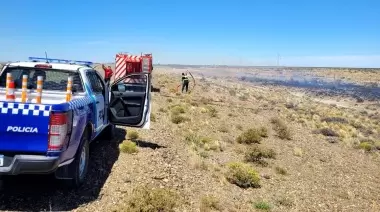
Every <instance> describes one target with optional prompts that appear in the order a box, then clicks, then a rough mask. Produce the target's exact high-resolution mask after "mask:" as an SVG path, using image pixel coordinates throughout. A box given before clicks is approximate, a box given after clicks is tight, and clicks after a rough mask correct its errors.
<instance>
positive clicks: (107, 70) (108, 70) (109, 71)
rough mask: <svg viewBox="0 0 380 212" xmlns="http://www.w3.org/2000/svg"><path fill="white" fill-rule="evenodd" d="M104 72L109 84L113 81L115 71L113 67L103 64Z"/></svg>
mask: <svg viewBox="0 0 380 212" xmlns="http://www.w3.org/2000/svg"><path fill="white" fill-rule="evenodd" d="M102 67H103V70H104V81H105V82H106V83H108V82H109V81H110V80H111V77H112V75H113V71H112V68H111V66H108V67H106V66H105V65H104V64H102Z"/></svg>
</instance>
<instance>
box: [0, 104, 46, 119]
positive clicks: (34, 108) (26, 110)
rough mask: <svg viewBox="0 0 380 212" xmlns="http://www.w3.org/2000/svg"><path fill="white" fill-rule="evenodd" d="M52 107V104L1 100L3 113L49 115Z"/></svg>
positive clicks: (0, 106)
mask: <svg viewBox="0 0 380 212" xmlns="http://www.w3.org/2000/svg"><path fill="white" fill-rule="evenodd" d="M50 108H51V106H50V105H40V104H22V103H13V102H0V113H2V114H15V115H17V114H22V115H33V116H49V113H50Z"/></svg>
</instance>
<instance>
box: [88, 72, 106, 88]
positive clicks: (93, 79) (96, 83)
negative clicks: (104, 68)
mask: <svg viewBox="0 0 380 212" xmlns="http://www.w3.org/2000/svg"><path fill="white" fill-rule="evenodd" d="M86 76H87V78H88V80H89V81H90V84H91V89H92V91H93V92H94V93H102V92H103V88H104V87H103V84H102V82H101V81H100V80H99V79H98V77H97V76H96V73H95V72H94V71H89V72H87V73H86Z"/></svg>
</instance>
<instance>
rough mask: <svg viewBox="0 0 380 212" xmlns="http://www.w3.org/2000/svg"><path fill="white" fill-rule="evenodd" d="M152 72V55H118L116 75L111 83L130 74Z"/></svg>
mask: <svg viewBox="0 0 380 212" xmlns="http://www.w3.org/2000/svg"><path fill="white" fill-rule="evenodd" d="M152 70H153V62H152V54H141V55H140V56H137V55H131V54H129V53H118V54H116V58H115V73H114V75H113V77H112V78H111V82H113V81H115V80H117V79H119V78H120V77H122V76H124V75H126V74H129V73H136V72H145V73H151V72H152Z"/></svg>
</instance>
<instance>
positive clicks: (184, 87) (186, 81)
mask: <svg viewBox="0 0 380 212" xmlns="http://www.w3.org/2000/svg"><path fill="white" fill-rule="evenodd" d="M188 89H189V78H188V77H187V74H185V73H182V93H183V90H186V93H187V90H188Z"/></svg>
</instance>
